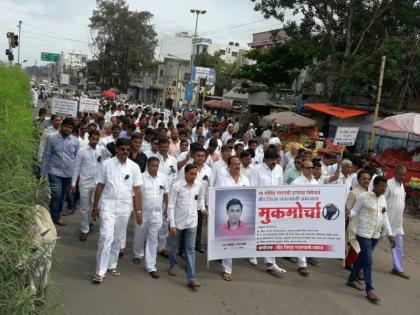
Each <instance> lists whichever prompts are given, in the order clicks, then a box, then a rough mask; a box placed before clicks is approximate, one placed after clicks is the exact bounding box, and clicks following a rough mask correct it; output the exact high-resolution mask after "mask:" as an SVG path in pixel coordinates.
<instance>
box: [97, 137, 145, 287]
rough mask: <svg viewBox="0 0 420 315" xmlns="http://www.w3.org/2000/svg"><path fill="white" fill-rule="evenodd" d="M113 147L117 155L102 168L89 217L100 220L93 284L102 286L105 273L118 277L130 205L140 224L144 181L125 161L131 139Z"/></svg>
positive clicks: (136, 170)
mask: <svg viewBox="0 0 420 315" xmlns="http://www.w3.org/2000/svg"><path fill="white" fill-rule="evenodd" d="M116 147H117V153H116V156H115V157H113V158H111V159H109V160H106V161H105V162H104V163H103V165H102V169H101V172H100V176H99V178H98V184H97V185H96V191H95V199H94V202H93V209H92V218H97V217H98V216H99V220H100V221H99V222H100V227H99V239H98V250H97V254H96V272H95V276H94V278H93V282H94V283H101V282H102V280H103V278H104V276H105V274H106V272H107V270H108V271H109V272H110V273H111V274H112V275H113V276H119V275H120V273H119V271H118V270H117V263H118V253H119V250H120V248H121V246H122V243H123V241H124V239H125V234H126V232H127V224H128V220H129V219H130V214H131V212H132V211H133V206H134V209H135V219H136V222H137V223H138V224H141V222H142V213H141V188H140V186H141V185H142V184H143V179H142V177H141V172H140V168H139V167H138V165H137V164H136V163H134V162H133V161H131V160H130V159H128V154H129V153H130V140H128V139H125V138H120V139H118V140H117V143H116ZM133 193H134V198H133ZM99 200H100V201H101V206H100V208H99V207H98V205H99ZM99 209H100V210H99ZM99 214H100V215H99Z"/></svg>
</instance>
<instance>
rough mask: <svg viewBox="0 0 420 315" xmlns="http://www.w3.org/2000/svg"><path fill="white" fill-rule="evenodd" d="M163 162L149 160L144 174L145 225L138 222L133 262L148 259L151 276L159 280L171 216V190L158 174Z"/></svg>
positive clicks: (154, 159)
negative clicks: (162, 241)
mask: <svg viewBox="0 0 420 315" xmlns="http://www.w3.org/2000/svg"><path fill="white" fill-rule="evenodd" d="M158 169H159V159H158V158H157V157H154V156H152V157H151V158H149V160H148V161H147V170H146V171H145V172H144V173H143V185H142V186H141V198H142V200H141V204H142V207H143V222H142V223H141V224H137V222H134V241H133V253H134V258H133V263H134V264H137V265H140V264H141V260H142V258H143V257H144V256H146V258H145V267H146V270H147V272H148V273H149V275H150V276H151V277H152V278H154V279H157V278H159V274H158V273H157V270H156V255H157V250H158V245H159V242H158V234H159V230H160V228H161V227H162V220H163V218H166V217H167V209H168V193H169V187H168V182H167V178H166V176H165V175H163V174H162V173H159V172H158Z"/></svg>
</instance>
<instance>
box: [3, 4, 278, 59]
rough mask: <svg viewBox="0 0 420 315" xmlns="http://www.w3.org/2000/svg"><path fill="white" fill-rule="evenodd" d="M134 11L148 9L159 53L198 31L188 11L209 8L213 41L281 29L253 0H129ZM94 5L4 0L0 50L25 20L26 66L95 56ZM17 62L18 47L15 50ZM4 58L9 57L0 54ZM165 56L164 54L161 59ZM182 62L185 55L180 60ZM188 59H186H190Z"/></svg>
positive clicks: (206, 23) (205, 22) (244, 39)
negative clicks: (70, 55)
mask: <svg viewBox="0 0 420 315" xmlns="http://www.w3.org/2000/svg"><path fill="white" fill-rule="evenodd" d="M126 1H127V3H128V4H129V7H130V10H137V11H145V10H147V11H149V12H151V13H152V14H153V16H154V17H153V19H152V22H151V23H152V24H153V25H154V26H155V30H156V33H157V34H158V39H159V43H161V44H162V48H160V47H158V48H157V50H156V55H158V54H159V52H161V53H162V52H163V53H164V54H167V53H168V52H169V53H172V54H175V55H176V54H177V53H180V51H181V50H183V51H184V50H185V48H184V47H183V48H182V49H181V47H180V46H182V45H183V44H181V43H178V42H177V41H176V40H174V34H175V33H177V32H182V31H187V32H194V27H195V15H193V14H192V13H190V9H200V10H207V13H206V14H205V15H200V17H199V24H198V36H199V37H206V38H211V39H212V40H213V42H217V43H228V42H229V41H233V42H239V43H240V45H241V46H244V47H246V46H247V43H249V42H251V40H252V33H256V32H261V31H267V30H271V29H275V28H279V27H281V23H280V22H279V21H277V20H275V19H272V18H271V19H268V20H266V19H264V18H263V16H262V15H261V13H259V12H255V11H254V10H253V6H254V4H253V3H252V2H251V1H250V0H207V1H202V0H126ZM95 7H96V1H95V0H2V1H1V2H0V13H1V18H0V34H4V35H2V38H3V40H1V41H0V48H1V49H2V51H3V52H4V51H5V49H6V48H7V45H8V44H7V39H6V33H7V32H15V34H17V33H18V28H17V24H18V21H19V20H21V21H22V28H21V37H20V47H21V52H20V59H21V62H22V61H23V60H27V61H26V62H25V63H24V66H32V65H34V64H35V63H36V64H37V65H45V64H46V62H43V61H41V60H40V55H41V52H52V53H60V52H61V51H63V52H65V53H66V52H77V53H79V52H81V53H86V54H88V55H89V56H91V54H92V51H93V50H92V47H90V45H89V43H91V36H90V30H89V27H88V24H89V17H90V16H91V14H92V10H94V9H95ZM14 55H15V61H17V55H18V53H17V49H16V50H15V53H14ZM1 56H2V57H0V59H1V60H3V61H5V60H6V58H7V57H6V56H5V55H4V53H2V54H1ZM161 57H162V56H161ZM180 57H181V58H182V57H183V56H180ZM186 59H188V58H186Z"/></svg>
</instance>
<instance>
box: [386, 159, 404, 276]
mask: <svg viewBox="0 0 420 315" xmlns="http://www.w3.org/2000/svg"><path fill="white" fill-rule="evenodd" d="M406 172H407V171H406V169H405V167H404V166H401V165H398V166H397V167H396V168H395V170H394V177H393V178H391V179H389V180H388V185H387V188H386V191H385V198H386V204H387V206H388V218H389V224H390V225H391V229H392V233H393V234H394V237H395V247H394V248H393V249H392V266H393V267H392V271H391V273H392V274H394V275H396V276H399V277H401V278H403V279H409V278H410V276H409V275H407V274H406V273H405V272H404V266H403V238H404V228H403V217H404V208H405V189H404V178H405V174H406Z"/></svg>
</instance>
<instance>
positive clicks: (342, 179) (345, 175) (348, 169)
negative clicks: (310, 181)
mask: <svg viewBox="0 0 420 315" xmlns="http://www.w3.org/2000/svg"><path fill="white" fill-rule="evenodd" d="M340 166H341V173H340V174H339V176H338V179H335V180H334V181H333V180H332V179H334V177H333V175H334V173H336V172H337V169H339V168H340ZM352 171H353V163H352V162H351V161H350V160H343V161H342V162H341V165H340V164H339V163H337V164H336V167H335V171H334V173H332V174H331V173H330V174H329V175H331V176H332V177H330V179H329V180H326V181H325V184H340V185H344V186H345V188H346V196H345V198H346V199H347V196H348V195H349V193H350V191H351V187H352V184H353V177H352V176H351V173H352Z"/></svg>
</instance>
